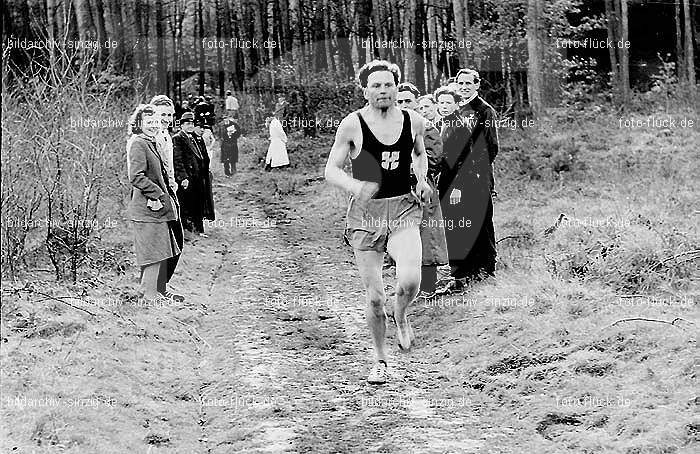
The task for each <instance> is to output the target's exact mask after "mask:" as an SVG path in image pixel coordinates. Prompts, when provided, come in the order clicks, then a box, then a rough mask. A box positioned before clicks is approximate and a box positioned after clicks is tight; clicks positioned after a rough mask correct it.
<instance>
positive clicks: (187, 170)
mask: <svg viewBox="0 0 700 454" xmlns="http://www.w3.org/2000/svg"><path fill="white" fill-rule="evenodd" d="M194 120H195V116H194V113H192V112H185V113H184V114H182V118H180V127H181V129H180V131H179V132H178V133H177V134H175V135H174V136H173V164H174V167H175V181H177V184H178V191H177V197H178V199H179V201H180V209H181V218H182V226H183V227H184V228H185V239H187V240H190V239H191V236H192V233H199V234H203V233H204V225H203V218H204V210H203V204H202V198H203V193H204V191H205V189H206V188H205V184H204V181H203V178H202V175H203V173H204V172H205V171H206V173H207V176H208V173H209V156H208V155H207V154H206V150H204V149H203V148H202V147H203V145H200V144H199V143H198V140H197V138H196V136H195V133H194V131H195V124H194ZM198 122H199V125H198V128H199V129H200V130H201V129H202V128H201V120H198ZM202 143H203V141H202Z"/></svg>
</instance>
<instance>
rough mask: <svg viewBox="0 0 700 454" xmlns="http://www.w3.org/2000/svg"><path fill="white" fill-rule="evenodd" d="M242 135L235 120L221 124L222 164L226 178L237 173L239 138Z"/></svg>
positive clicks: (231, 119)
mask: <svg viewBox="0 0 700 454" xmlns="http://www.w3.org/2000/svg"><path fill="white" fill-rule="evenodd" d="M241 133H242V131H241V128H240V126H239V125H238V123H237V122H236V121H235V120H234V119H233V118H230V117H229V118H225V119H224V121H223V122H222V123H221V163H222V164H223V165H224V174H226V176H231V175H233V174H235V173H236V163H237V162H238V138H239V137H240V136H241Z"/></svg>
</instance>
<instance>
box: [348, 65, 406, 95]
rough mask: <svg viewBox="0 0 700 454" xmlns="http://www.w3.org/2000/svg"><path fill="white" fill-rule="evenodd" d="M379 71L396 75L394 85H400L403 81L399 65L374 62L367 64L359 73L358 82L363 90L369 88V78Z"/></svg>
mask: <svg viewBox="0 0 700 454" xmlns="http://www.w3.org/2000/svg"><path fill="white" fill-rule="evenodd" d="M377 71H389V72H390V73H391V74H393V75H394V83H395V84H396V85H398V84H399V80H400V79H401V70H400V69H399V67H398V65H396V64H394V63H390V62H388V61H386V60H372V61H371V62H368V63H365V64H364V65H363V66H362V68H360V71H358V73H357V80H358V81H359V82H360V86H361V87H362V88H367V78H369V75H370V74H372V73H375V72H377Z"/></svg>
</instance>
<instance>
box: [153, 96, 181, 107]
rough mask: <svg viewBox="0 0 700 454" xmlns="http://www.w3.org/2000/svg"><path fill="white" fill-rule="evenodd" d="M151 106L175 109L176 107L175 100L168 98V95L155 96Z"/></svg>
mask: <svg viewBox="0 0 700 454" xmlns="http://www.w3.org/2000/svg"><path fill="white" fill-rule="evenodd" d="M149 104H152V105H154V106H170V107H175V105H174V104H173V100H172V99H170V98H168V97H167V96H166V95H155V96H154V97H153V98H151V102H150V103H149Z"/></svg>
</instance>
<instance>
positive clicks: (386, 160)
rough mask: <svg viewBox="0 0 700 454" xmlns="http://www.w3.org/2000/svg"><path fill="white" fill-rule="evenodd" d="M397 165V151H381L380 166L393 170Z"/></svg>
mask: <svg viewBox="0 0 700 454" xmlns="http://www.w3.org/2000/svg"><path fill="white" fill-rule="evenodd" d="M398 166H399V152H398V151H383V152H382V167H383V168H385V169H387V170H394V169H395V168H397V167H398Z"/></svg>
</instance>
